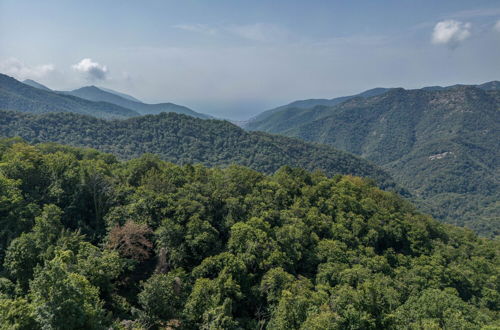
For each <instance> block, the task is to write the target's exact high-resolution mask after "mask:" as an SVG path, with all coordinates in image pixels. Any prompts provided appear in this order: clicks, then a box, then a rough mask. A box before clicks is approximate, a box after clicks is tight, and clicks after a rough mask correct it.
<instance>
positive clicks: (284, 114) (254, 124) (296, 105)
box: [242, 88, 389, 131]
mask: <svg viewBox="0 0 500 330" xmlns="http://www.w3.org/2000/svg"><path fill="white" fill-rule="evenodd" d="M388 90H389V88H373V89H369V90H367V91H364V92H362V93H359V94H356V95H350V96H341V97H337V98H334V99H308V100H300V101H294V102H292V103H289V104H286V105H282V106H280V107H277V108H274V109H271V110H267V111H264V112H262V113H260V114H259V115H257V116H256V117H254V118H251V119H250V120H248V121H247V122H242V127H243V128H245V129H248V130H255V131H266V130H269V129H271V128H270V127H268V126H267V125H268V124H269V123H275V122H276V123H277V122H280V121H281V120H280V119H281V118H288V117H289V116H290V115H293V114H294V113H296V112H300V111H301V110H304V109H309V108H312V107H315V106H334V105H336V104H339V103H342V102H344V101H347V100H350V99H352V98H355V97H364V98H365V97H371V96H376V95H380V94H383V93H385V92H387V91H388Z"/></svg>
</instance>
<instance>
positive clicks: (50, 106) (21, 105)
mask: <svg viewBox="0 0 500 330" xmlns="http://www.w3.org/2000/svg"><path fill="white" fill-rule="evenodd" d="M0 109H4V110H15V111H21V112H30V113H47V112H74V113H79V114H85V115H91V116H95V117H99V118H108V119H109V118H129V117H134V116H139V115H140V114H139V113H138V112H136V111H134V110H131V109H127V108H124V107H120V106H118V105H116V104H111V103H106V102H91V101H89V100H85V99H82V98H79V97H74V96H71V95H61V94H58V93H56V92H52V91H47V90H43V89H40V88H38V87H32V86H29V85H26V84H23V83H22V82H19V81H17V80H16V79H14V78H12V77H9V76H7V75H4V74H0Z"/></svg>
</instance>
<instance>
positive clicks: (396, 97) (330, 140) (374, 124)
mask: <svg viewBox="0 0 500 330" xmlns="http://www.w3.org/2000/svg"><path fill="white" fill-rule="evenodd" d="M498 85H499V83H498V82H490V83H486V84H483V85H479V86H477V87H474V86H452V87H446V88H441V87H440V88H437V87H434V88H429V89H430V90H404V89H391V90H389V91H387V92H386V93H384V94H381V95H378V96H374V97H370V98H353V99H350V100H348V101H346V102H343V103H341V104H338V105H336V106H333V107H326V106H316V107H313V108H308V109H298V108H293V109H285V110H283V111H279V112H276V113H274V114H273V116H272V117H271V118H269V119H268V121H264V122H262V123H260V124H258V125H257V124H256V125H254V126H252V128H253V129H260V130H264V131H267V132H272V133H280V134H284V135H287V136H292V137H299V138H302V139H304V140H306V141H314V142H319V143H326V144H329V145H332V146H334V147H336V148H339V149H341V150H346V151H349V152H352V153H354V154H357V155H360V156H361V157H363V158H365V159H368V160H370V161H373V162H374V163H376V164H378V165H380V166H382V167H383V168H384V169H386V170H387V171H388V172H389V173H391V175H392V176H393V177H394V178H395V180H396V181H397V182H398V183H400V184H402V185H403V186H404V187H405V188H408V189H409V190H410V192H411V193H412V194H413V195H414V196H415V201H416V202H417V203H418V204H419V205H420V207H421V208H422V209H423V210H426V211H428V212H431V213H432V214H433V215H434V216H435V217H436V218H438V219H440V220H443V221H446V222H450V223H454V224H458V225H464V226H467V227H470V228H473V229H474V230H476V231H477V232H479V233H481V234H482V235H486V236H497V235H499V234H500V202H499V201H500V186H499V184H500V163H499V159H500V148H499V141H500V91H499V90H498Z"/></svg>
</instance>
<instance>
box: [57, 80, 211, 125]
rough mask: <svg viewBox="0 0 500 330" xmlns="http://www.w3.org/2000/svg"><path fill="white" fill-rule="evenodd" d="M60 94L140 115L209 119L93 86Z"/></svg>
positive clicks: (182, 107)
mask: <svg viewBox="0 0 500 330" xmlns="http://www.w3.org/2000/svg"><path fill="white" fill-rule="evenodd" d="M61 93H64V94H68V95H73V96H77V97H80V98H82V99H86V100H90V101H96V102H108V103H112V104H116V105H119V106H121V107H124V108H127V109H132V110H134V111H137V112H138V113H140V114H142V115H147V114H159V113H161V112H175V113H180V114H184V115H189V116H193V117H197V118H204V119H207V118H209V116H207V115H204V114H201V113H198V112H195V111H193V110H191V109H189V108H187V107H185V106H182V105H177V104H174V103H158V104H146V103H142V102H140V101H133V100H130V99H128V98H125V97H123V96H120V95H117V94H115V92H108V91H105V90H103V89H101V88H98V87H95V86H87V87H82V88H79V89H75V90H73V91H70V92H61Z"/></svg>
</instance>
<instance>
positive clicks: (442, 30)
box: [432, 19, 472, 48]
mask: <svg viewBox="0 0 500 330" xmlns="http://www.w3.org/2000/svg"><path fill="white" fill-rule="evenodd" d="M471 27H472V26H471V24H470V23H463V22H460V21H455V20H452V19H450V20H445V21H441V22H438V23H437V24H436V25H435V26H434V31H433V32H432V43H433V44H444V45H448V46H450V47H452V48H455V47H457V46H458V45H459V44H460V43H461V42H462V41H464V40H465V39H467V38H469V37H470V35H471V32H470V29H471Z"/></svg>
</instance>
